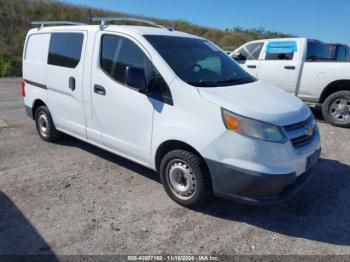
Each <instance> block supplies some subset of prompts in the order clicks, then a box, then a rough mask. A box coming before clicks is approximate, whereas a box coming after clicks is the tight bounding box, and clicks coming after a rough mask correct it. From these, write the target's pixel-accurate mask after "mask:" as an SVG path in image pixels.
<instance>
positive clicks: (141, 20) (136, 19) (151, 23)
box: [92, 16, 166, 29]
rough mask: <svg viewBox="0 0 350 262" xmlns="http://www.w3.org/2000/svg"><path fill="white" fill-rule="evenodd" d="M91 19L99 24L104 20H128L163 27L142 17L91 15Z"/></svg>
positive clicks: (104, 22) (102, 23)
mask: <svg viewBox="0 0 350 262" xmlns="http://www.w3.org/2000/svg"><path fill="white" fill-rule="evenodd" d="M92 21H94V22H96V21H99V22H101V26H104V25H106V22H109V21H130V22H140V23H144V24H148V25H153V26H155V27H159V28H165V27H164V26H161V25H158V24H156V23H155V22H153V21H151V20H147V19H142V18H134V17H119V16H116V17H92ZM165 29H166V28H165Z"/></svg>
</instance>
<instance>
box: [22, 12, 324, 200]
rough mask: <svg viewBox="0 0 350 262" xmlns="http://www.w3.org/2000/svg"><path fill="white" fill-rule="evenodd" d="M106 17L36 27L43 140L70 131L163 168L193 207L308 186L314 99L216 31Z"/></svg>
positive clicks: (33, 96)
mask: <svg viewBox="0 0 350 262" xmlns="http://www.w3.org/2000/svg"><path fill="white" fill-rule="evenodd" d="M96 20H98V19H96ZM100 20H101V21H102V23H101V25H68V26H66V25H60V26H48V27H47V26H45V25H46V24H48V23H45V22H40V23H41V24H42V26H40V28H35V29H31V30H30V31H29V32H28V35H27V38H26V41H25V45H24V54H23V85H22V93H23V95H24V103H25V107H26V112H27V114H28V116H30V117H31V118H33V119H34V120H35V122H36V127H37V131H38V133H39V136H40V137H41V138H42V139H43V140H45V141H54V140H55V139H57V138H58V137H59V134H60V132H62V133H65V134H68V135H71V136H74V137H76V138H79V139H81V140H83V141H85V142H88V143H90V144H93V145H95V146H98V147H100V148H103V149H105V150H108V151H110V152H112V153H115V154H118V155H121V156H123V157H125V158H128V159H130V160H132V161H135V162H137V163H139V164H141V165H144V166H146V167H149V168H151V169H153V170H156V171H157V172H159V173H160V176H161V180H162V183H163V186H164V188H165V190H166V192H167V193H168V195H169V196H170V197H171V198H172V199H173V200H175V201H176V202H178V203H180V204H182V205H185V206H194V205H198V204H200V203H202V202H203V201H205V200H206V199H207V198H208V197H209V196H210V195H212V194H215V195H217V196H222V197H226V198H230V199H234V200H237V201H241V202H245V203H251V204H271V203H276V202H280V201H283V200H286V199H289V198H290V197H291V196H292V195H293V194H294V193H296V192H297V191H298V190H299V189H300V187H301V186H302V185H303V184H305V181H306V180H307V179H308V178H309V174H310V172H309V171H310V169H311V168H312V167H313V166H314V165H315V163H316V162H317V159H318V158H319V155H320V135H319V130H318V127H317V124H316V121H315V119H314V116H313V115H312V113H311V112H310V110H309V108H308V107H306V106H305V105H304V104H303V103H302V101H300V100H299V99H298V98H296V97H294V96H292V95H290V94H288V93H286V92H284V91H282V90H280V89H279V88H277V87H273V86H270V85H268V84H265V83H263V82H260V81H258V80H256V79H255V78H253V77H252V76H250V75H249V74H247V73H246V72H245V71H244V70H242V69H241V67H240V66H239V65H238V64H237V63H236V62H234V61H233V60H232V59H231V58H230V57H229V56H228V55H226V54H225V53H224V52H223V51H222V50H221V49H219V48H218V47H217V46H216V45H214V44H213V43H211V42H209V41H208V40H206V39H203V38H200V37H197V36H194V35H190V34H186V33H182V32H177V31H173V30H168V29H166V28H161V27H160V28H159V27H156V26H155V27H151V26H126V25H106V24H105V22H106V20H113V19H107V18H101V19H100ZM143 22H144V23H147V21H143ZM65 23H68V22H65ZM50 24H52V22H51V23H50Z"/></svg>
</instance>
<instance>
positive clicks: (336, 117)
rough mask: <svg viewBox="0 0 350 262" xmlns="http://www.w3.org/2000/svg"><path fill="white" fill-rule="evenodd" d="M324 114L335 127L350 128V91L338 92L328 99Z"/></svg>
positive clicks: (323, 108)
mask: <svg viewBox="0 0 350 262" xmlns="http://www.w3.org/2000/svg"><path fill="white" fill-rule="evenodd" d="M322 114H323V117H324V119H325V120H326V121H328V122H329V123H331V124H332V125H334V126H339V127H350V91H338V92H335V93H334V94H332V95H330V96H329V97H327V98H326V100H325V101H324V103H323V105H322Z"/></svg>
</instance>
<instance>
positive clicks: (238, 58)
mask: <svg viewBox="0 0 350 262" xmlns="http://www.w3.org/2000/svg"><path fill="white" fill-rule="evenodd" d="M231 57H232V58H233V59H234V60H236V61H242V60H245V57H244V56H243V55H242V54H241V53H240V52H233V53H231Z"/></svg>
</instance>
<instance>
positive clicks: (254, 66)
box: [247, 65, 256, 68]
mask: <svg viewBox="0 0 350 262" xmlns="http://www.w3.org/2000/svg"><path fill="white" fill-rule="evenodd" d="M247 67H248V68H256V65H247Z"/></svg>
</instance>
